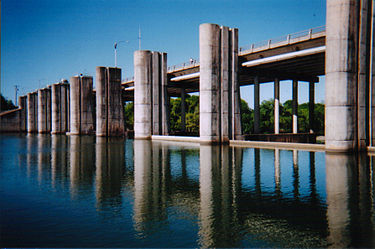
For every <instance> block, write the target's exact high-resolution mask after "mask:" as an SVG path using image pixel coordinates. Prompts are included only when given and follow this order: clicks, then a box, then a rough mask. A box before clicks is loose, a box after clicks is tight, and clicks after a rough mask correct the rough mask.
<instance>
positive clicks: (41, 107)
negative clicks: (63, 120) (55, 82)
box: [38, 88, 51, 133]
mask: <svg viewBox="0 0 375 249" xmlns="http://www.w3.org/2000/svg"><path fill="white" fill-rule="evenodd" d="M50 131H51V89H48V88H44V89H39V90H38V132H39V133H48V132H50Z"/></svg>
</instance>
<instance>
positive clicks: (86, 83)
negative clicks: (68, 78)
mask: <svg viewBox="0 0 375 249" xmlns="http://www.w3.org/2000/svg"><path fill="white" fill-rule="evenodd" d="M80 109H81V134H83V135H87V134H94V133H95V120H94V95H93V78H92V77H91V76H82V77H81V106H80Z"/></svg>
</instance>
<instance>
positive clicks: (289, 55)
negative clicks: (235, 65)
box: [242, 46, 326, 67]
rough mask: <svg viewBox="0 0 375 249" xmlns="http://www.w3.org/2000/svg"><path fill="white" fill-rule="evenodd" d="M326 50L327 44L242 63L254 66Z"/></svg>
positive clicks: (246, 65)
mask: <svg viewBox="0 0 375 249" xmlns="http://www.w3.org/2000/svg"><path fill="white" fill-rule="evenodd" d="M325 51H326V46H320V47H317V48H309V49H305V50H302V51H296V52H290V53H286V54H281V55H275V56H271V57H267V58H262V59H257V60H252V61H247V62H244V63H242V66H244V67H254V66H259V65H263V64H268V63H274V62H279V61H284V60H290V59H294V58H298V57H305V56H308V55H314V54H319V53H324V52H325Z"/></svg>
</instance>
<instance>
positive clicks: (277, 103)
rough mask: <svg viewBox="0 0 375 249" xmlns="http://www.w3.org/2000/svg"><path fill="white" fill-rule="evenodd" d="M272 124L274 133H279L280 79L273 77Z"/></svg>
mask: <svg viewBox="0 0 375 249" xmlns="http://www.w3.org/2000/svg"><path fill="white" fill-rule="evenodd" d="M274 96H275V97H274V99H275V103H274V126H275V134H279V133H280V118H279V116H280V110H279V109H280V81H279V79H275V82H274Z"/></svg>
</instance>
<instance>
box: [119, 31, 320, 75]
mask: <svg viewBox="0 0 375 249" xmlns="http://www.w3.org/2000/svg"><path fill="white" fill-rule="evenodd" d="M325 31H326V26H325V25H324V26H319V27H316V28H312V29H307V30H303V31H299V32H296V33H292V34H288V35H284V36H279V37H276V38H272V39H269V40H265V41H260V42H256V43H253V44H251V45H247V46H244V47H240V48H239V52H244V51H248V50H250V52H252V51H254V50H255V49H257V48H260V47H266V48H267V47H268V48H270V47H271V45H274V44H277V43H281V42H285V43H287V44H289V43H290V41H291V40H293V39H297V38H303V37H306V38H307V39H311V38H312V36H313V35H314V34H318V33H321V32H325ZM196 66H199V61H197V60H194V59H190V60H189V61H187V62H183V63H180V64H177V65H173V66H169V67H168V69H167V71H168V73H169V72H173V71H177V70H183V69H188V68H192V67H196ZM129 81H134V77H129V78H126V79H125V81H124V82H129Z"/></svg>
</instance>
